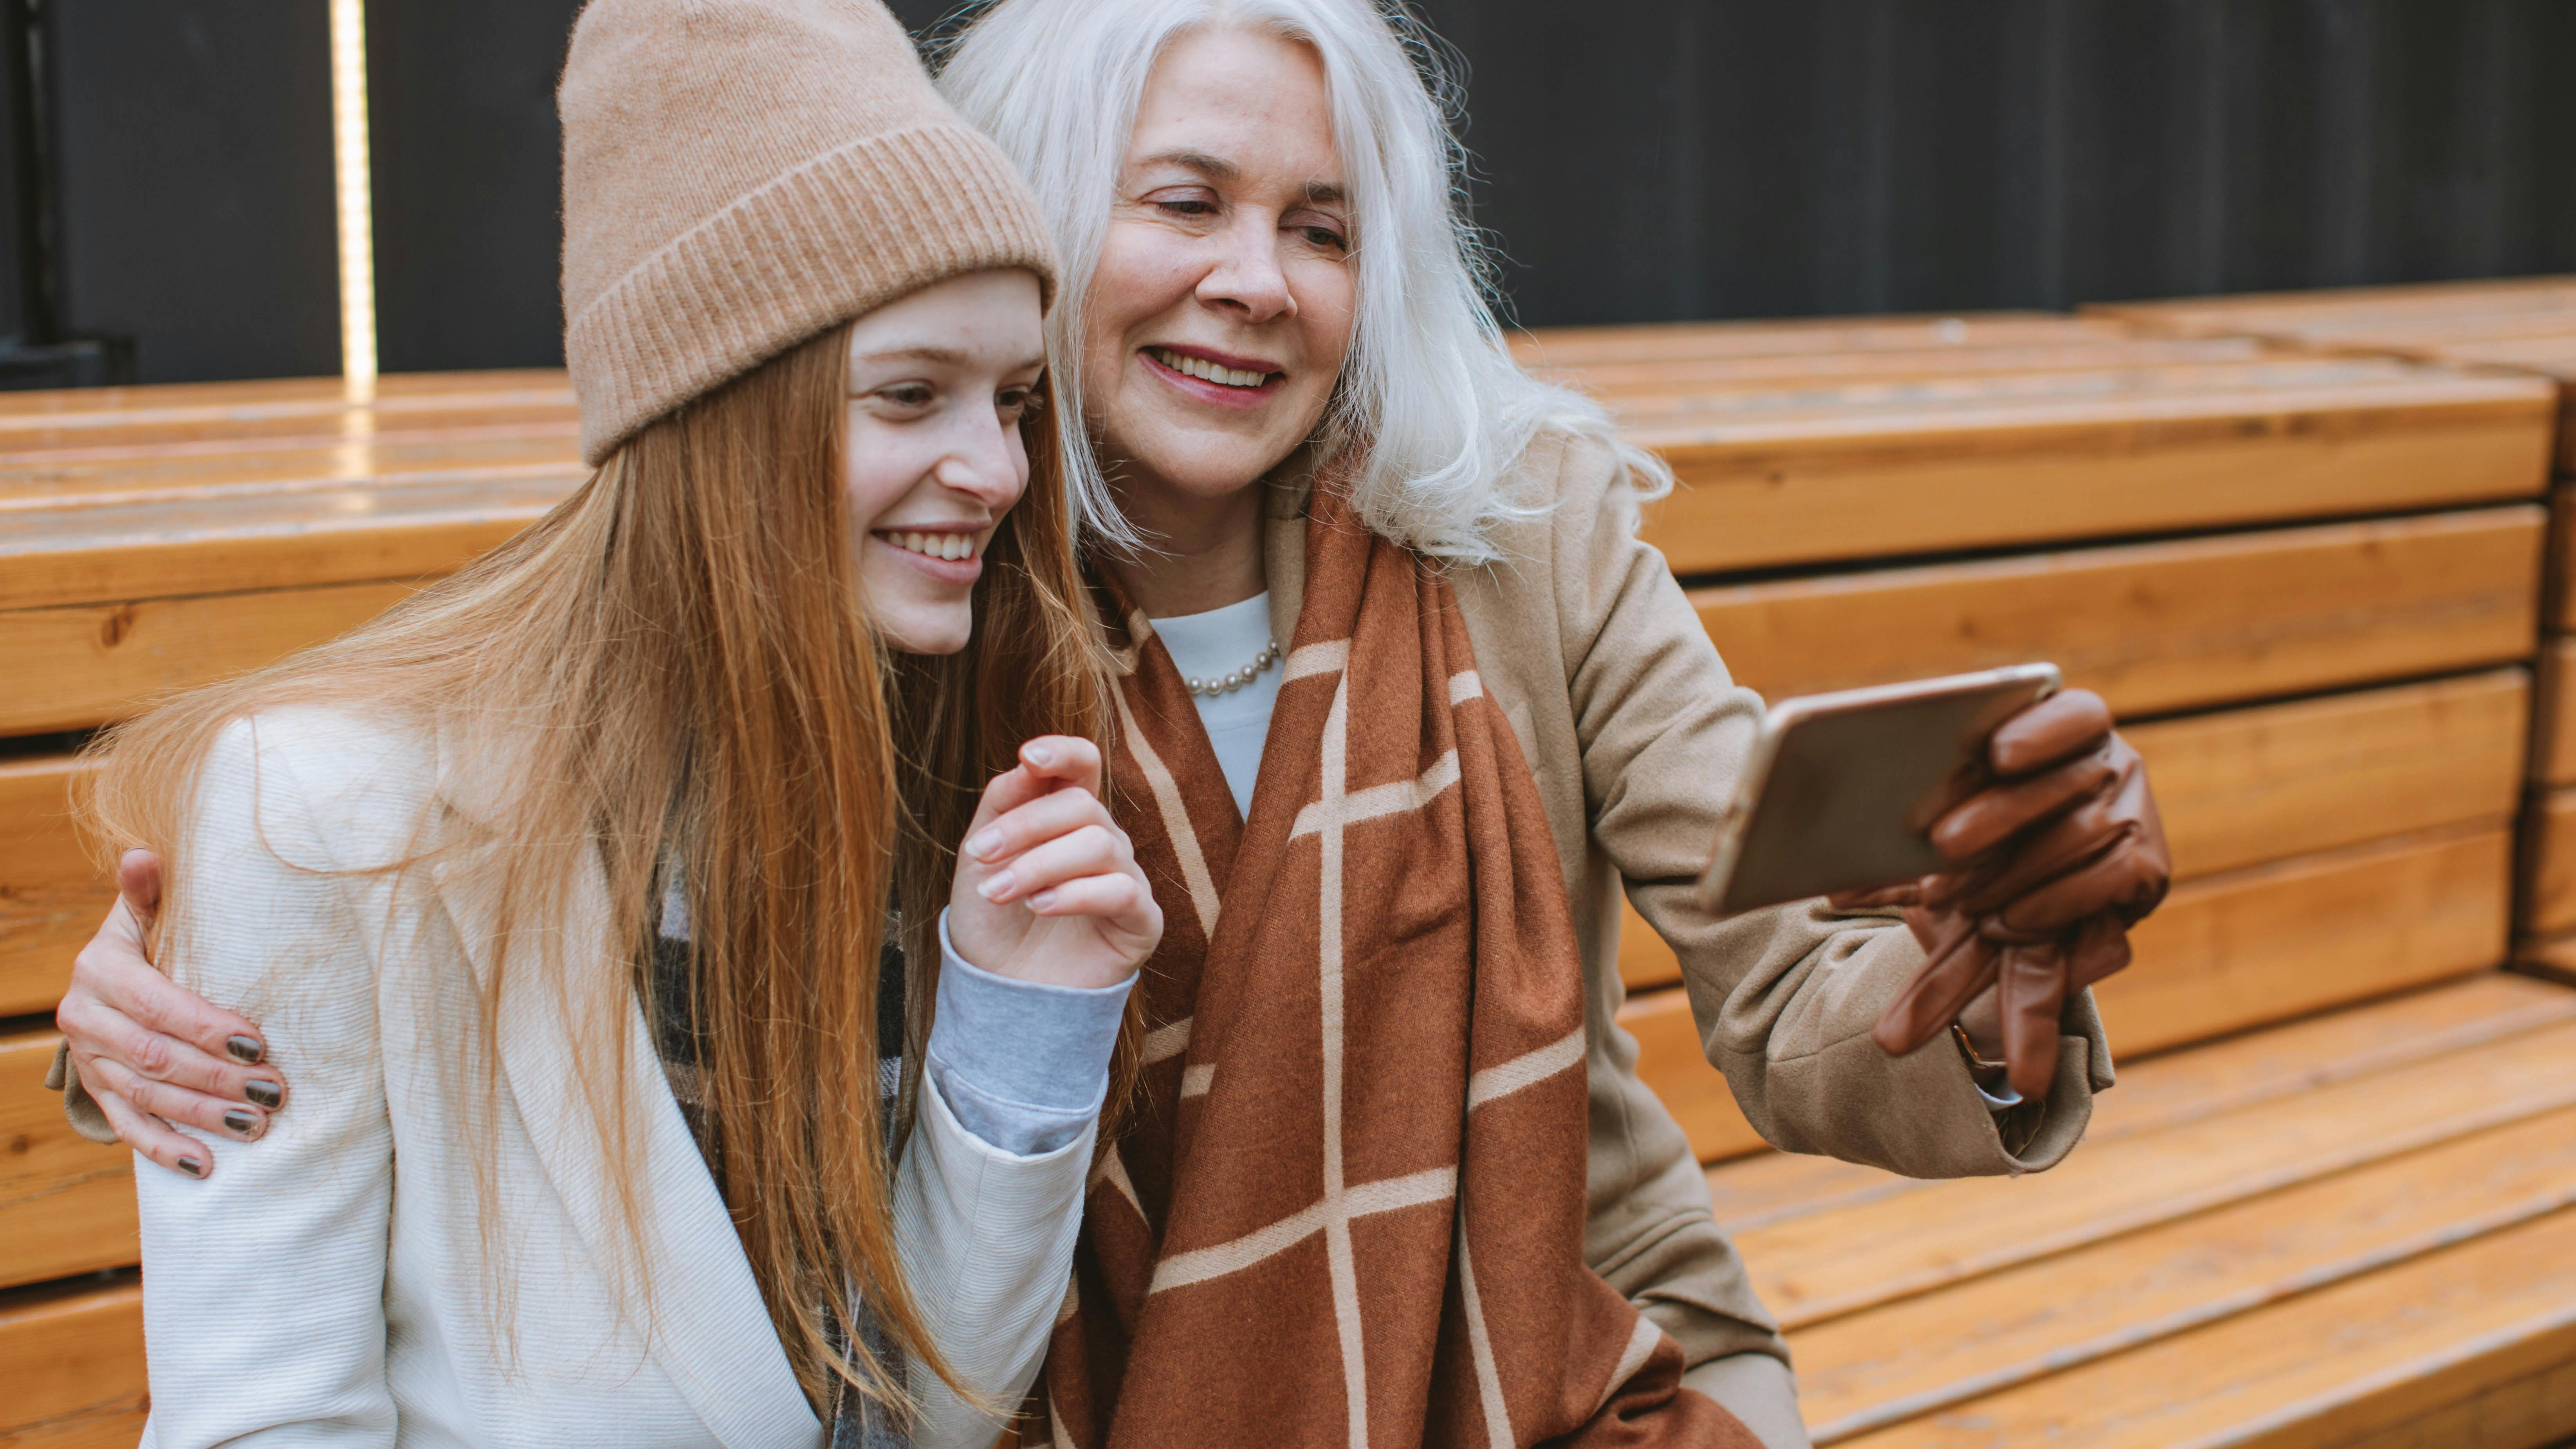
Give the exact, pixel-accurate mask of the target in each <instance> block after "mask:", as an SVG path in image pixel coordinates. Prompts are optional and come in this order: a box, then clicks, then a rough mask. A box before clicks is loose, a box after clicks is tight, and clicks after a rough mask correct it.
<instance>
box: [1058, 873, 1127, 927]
mask: <svg viewBox="0 0 2576 1449" xmlns="http://www.w3.org/2000/svg"><path fill="white" fill-rule="evenodd" d="M1153 899H1154V893H1153V892H1152V891H1151V890H1149V889H1147V888H1146V886H1145V883H1144V882H1143V881H1141V880H1139V879H1137V878H1136V877H1135V876H1134V875H1133V874H1131V873H1130V872H1127V871H1123V870H1117V871H1102V872H1100V873H1099V874H1097V875H1078V876H1074V877H1072V878H1070V879H1067V880H1063V881H1059V882H1057V883H1056V884H1054V885H1051V886H1048V887H1047V888H1046V889H1044V890H1041V891H1036V892H1033V893H1031V894H1030V896H1029V909H1030V910H1032V911H1034V912H1036V913H1037V914H1039V915H1041V916H1089V917H1094V918H1097V919H1099V920H1102V921H1107V922H1113V923H1117V924H1120V925H1125V926H1129V927H1131V928H1139V927H1141V926H1142V924H1143V920H1144V917H1145V915H1146V911H1145V907H1147V906H1148V905H1150V904H1151V903H1152V902H1153Z"/></svg>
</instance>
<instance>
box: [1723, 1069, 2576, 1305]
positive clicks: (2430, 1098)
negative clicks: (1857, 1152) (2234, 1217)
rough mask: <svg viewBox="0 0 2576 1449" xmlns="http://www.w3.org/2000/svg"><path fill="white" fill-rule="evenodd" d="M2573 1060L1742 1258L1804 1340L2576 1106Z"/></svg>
mask: <svg viewBox="0 0 2576 1449" xmlns="http://www.w3.org/2000/svg"><path fill="white" fill-rule="evenodd" d="M2570 1061H2576V1022H2562V1023H2559V1024H2556V1025H2552V1026H2545V1027H2541V1028H2539V1029H2538V1030H2535V1031H2530V1032H2525V1033H2522V1034H2520V1035H2517V1036H2513V1037H2509V1038H2506V1039H2504V1040H2502V1041H2497V1042H2491V1043H2488V1044H2486V1045H2484V1046H2482V1047H2480V1048H2478V1049H2476V1050H2474V1051H2465V1052H2458V1053H2451V1054H2446V1055H2443V1056H2439V1057H2435V1058H2431V1059H2429V1060H2424V1061H2418V1062H2414V1063H2411V1064H2408V1065H2405V1066H2400V1067H2396V1068H2393V1069H2390V1070H2388V1071H2383V1072H2376V1073H2373V1074H2370V1075H2367V1076H2363V1077H2359V1078H2356V1079H2352V1080H2348V1081H2342V1082H2335V1083H2332V1084H2329V1085H2325V1086H2321V1087H2318V1088H2315V1089H2313V1090H2311V1091H2307V1092H2301V1093H2296V1094H2293V1095H2290V1096H2286V1097H2281V1098H2277V1099H2275V1100H2272V1101H2269V1102H2264V1103H2261V1104H2258V1105H2255V1106H2252V1107H2247V1108H2241V1109H2238V1110H2235V1111H2229V1112H2222V1113H2218V1114H2215V1115H2213V1116H2208V1117H2204V1118H2201V1119H2200V1120H2198V1121H2194V1122H2189V1123H2185V1124H2183V1125H2181V1126H2176V1127H2171V1128H2167V1129H2164V1130H2161V1131H2154V1132H2147V1133H2141V1134H2137V1135H2132V1136H2127V1137H2123V1138H2120V1139H2119V1140H2116V1141H2109V1142H2099V1143H2091V1144H2087V1145H2086V1146H2084V1147H2083V1148H2081V1149H2080V1150H2078V1151H2076V1152H2075V1153H2074V1154H2073V1155H2071V1156H2069V1157H2068V1158H2067V1159H2066V1160H2065V1161H2064V1162H2063V1163H2060V1164H2059V1165H2058V1166H2057V1167H2055V1168H2052V1169H2051V1170H2049V1171H2048V1172H2046V1173H2042V1174H2039V1175H2037V1176H2033V1177H2027V1178H2020V1179H2013V1178H1967V1179H1961V1180H1957V1181H1951V1182H1941V1183H1934V1184H1930V1185H1928V1186H1926V1187H1924V1188H1923V1189H1921V1190H1920V1191H1916V1192H1910V1193H1903V1194H1899V1195H1896V1196H1893V1197H1888V1198H1883V1199H1879V1200H1877V1201H1873V1202H1865V1203H1860V1204H1857V1205H1855V1206H1851V1207H1843V1208H1834V1209H1829V1210H1827V1211H1823V1212H1817V1213H1810V1214H1807V1215H1805V1216H1803V1217H1798V1218H1793V1219H1790V1220H1788V1221H1785V1222H1779V1223H1773V1224H1771V1225H1769V1226H1765V1227H1760V1228H1755V1229H1752V1230H1750V1231H1747V1232H1744V1233H1741V1234H1738V1235H1737V1237H1736V1246H1737V1247H1738V1248H1740V1249H1741V1250H1742V1251H1743V1254H1744V1259H1745V1262H1746V1264H1747V1266H1748V1268H1749V1270H1750V1272H1751V1274H1752V1278H1753V1282H1754V1285H1755V1287H1756V1288H1757V1290H1759V1291H1760V1293H1761V1295H1762V1301H1763V1302H1764V1303H1766V1304H1768V1305H1769V1306H1770V1308H1771V1310H1772V1311H1773V1312H1774V1313H1775V1314H1777V1315H1778V1316H1779V1317H1780V1319H1781V1321H1782V1322H1783V1323H1784V1324H1786V1325H1788V1326H1790V1327H1793V1328H1800V1327H1805V1326H1807V1325H1809V1324H1815V1323H1822V1322H1825V1321H1826V1320H1829V1319H1833V1318H1840V1317H1843V1316H1845V1315H1847V1314H1851V1313H1857V1312H1859V1311H1861V1310H1863V1309H1866V1308H1873V1307H1876V1306H1878V1305H1880V1304H1883V1303H1892V1302H1895V1301H1897V1300H1899V1299H1903V1298H1910V1297H1913V1296H1915V1295H1918V1294H1922V1293H1928V1292H1933V1291H1935V1290H1942V1289H1946V1288H1948V1287H1950V1286H1951V1285H1954V1284H1958V1283H1964V1282H1967V1281H1969V1280H1971V1279H1975V1278H1979V1277H1983V1276H1985V1275H1986V1274H1989V1273H1995V1272H2000V1271H2002V1270H2004V1269H2006V1268H2011V1267H2014V1266H2017V1265H2019V1264H2023V1263H2029V1262H2034V1261H2037V1260H2038V1259H2041V1258H2045V1257H2049V1256H2051V1255H2053V1254H2057V1253H2063V1252H2067V1251H2070V1250H2073V1249H2076V1248H2080V1247H2083V1246H2085V1245H2087V1244H2090V1243H2095V1242H2100V1241H2104V1240H2107V1239H2109V1238H2111V1237H2114V1236H2117V1235H2119V1234H2123V1233H2131V1232H2137V1231H2141V1230H2143V1229H2146V1228H2150V1227H2154V1226H2156V1225H2158V1224H2162V1223H2169V1222H2174V1221H2178V1220H2180V1219H2183V1218H2186V1217H2189V1216H2191V1215H2193V1214H2197V1213H2204V1212H2209V1211H2212V1210H2215V1209H2218V1208H2221V1207H2225V1206H2227V1205H2228V1204H2231V1203H2238V1202H2243V1201H2246V1200H2248V1199H2251V1198H2254V1197H2257V1196H2259V1195H2261V1194H2264V1193H2268V1192H2274V1191H2278V1190H2280V1189H2282V1188H2287V1187H2291V1186H2294V1185H2296V1184H2299V1183H2303V1182H2309V1181H2312V1180H2315V1179H2318V1178H2321V1177H2324V1176H2327V1175H2329V1174H2332V1173H2337V1172H2343V1171H2347V1170H2349V1169H2352V1168H2356V1167H2360V1166H2363V1165H2365V1164H2368V1163H2372V1162H2377V1161H2380V1160H2382V1159H2385V1158H2388V1157H2392V1156H2395V1155H2397V1154H2399V1153H2404V1152H2411V1151H2415V1150H2418V1149H2421V1148H2425V1147H2430V1146H2433V1145H2436V1144H2438V1143H2442V1142H2446V1141H2449V1140H2451V1139H2453V1138H2457V1137H2460V1136H2463V1135H2465V1134H2467V1133H2471V1132H2477V1131H2482V1130H2485V1129H2487V1128H2490V1127H2498V1126H2503V1125H2505V1124H2508V1123H2512V1122H2517V1121H2520V1120H2522V1119H2524V1118H2526V1117H2531V1116H2535V1115H2538V1114H2540V1113H2543V1112H2549V1111H2555V1110H2557V1109H2560V1108H2564V1107H2570V1106H2576V1072H2571V1071H2569V1070H2568V1069H2567V1064H2568V1063H2569V1062H2570ZM2117 1090H2118V1089H2117V1088H2114V1089H2113V1091H2114V1092H2116V1091H2117ZM2108 1096H2109V1094H2105V1100H2106V1101H2107V1100H2108Z"/></svg>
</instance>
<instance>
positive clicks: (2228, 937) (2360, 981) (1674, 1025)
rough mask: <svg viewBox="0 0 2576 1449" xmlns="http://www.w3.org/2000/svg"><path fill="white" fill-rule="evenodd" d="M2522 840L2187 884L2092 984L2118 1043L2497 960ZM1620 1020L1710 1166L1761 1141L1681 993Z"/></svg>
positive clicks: (2436, 847) (2164, 1042) (2424, 843)
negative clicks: (2118, 965) (2514, 858)
mask: <svg viewBox="0 0 2576 1449" xmlns="http://www.w3.org/2000/svg"><path fill="white" fill-rule="evenodd" d="M2511 848H2512V834H2511V832H2510V831H2509V830H2507V829H2506V828H2505V827H2504V825H2503V822H2502V821H2500V820H2499V821H2494V822H2491V823H2489V824H2487V825H2486V826H2484V827H2477V828H2469V829H2466V830H2462V829H2456V828H2455V829H2450V830H2443V831H2435V832H2430V833H2427V834H2422V835H2413V836H2407V837H2403V838H2401V839H2399V840H2396V841H2390V842H2382V843H2379V844H2375V845H2370V846H2363V847H2359V848H2357V849H2352V850H2345V851H2338V852H2334V853H2331V854H2328V855H2321V856H2310V857H2303V858H2301V859H2298V860H2295V861H2288V862H2282V863H2278V864H2275V865H2268V866H2259V867H2255V868H2253V869H2251V870H2246V871H2238V872H2231V873H2228V874H2225V875H2218V876H2210V877H2205V878H2203V879H2202V880H2199V881H2195V882H2192V883H2189V884H2186V885H2183V886H2180V887H2178V888H2176V890H2175V891H2174V893H2173V895H2172V897H2171V898H2169V899H2168V900H2167V901H2166V902H2165V904H2164V906H2163V908H2162V909H2160V910H2159V911H2157V913H2156V914H2155V915H2153V916H2151V917H2149V918H2148V919H2147V920H2146V921H2144V922H2142V923H2141V924H2140V925H2139V927H2138V929H2137V931H2136V933H2135V934H2134V935H2133V936H2132V937H2131V941H2132V944H2133V945H2134V947H2135V949H2136V953H2137V956H2136V960H2135V961H2134V962H2133V963H2132V964H2131V965H2130V967H2129V969H2127V970H2126V971H2123V972H2121V973H2120V974H2119V975H2117V976H2114V977H2112V978H2110V979H2109V980H2107V981H2105V982H2103V983H2102V984H2101V985H2100V986H2098V987H2096V988H2095V989H2094V998H2095V1001H2096V1002H2097V1003H2098V1004H2099V1005H2100V1007H2101V1010H2102V1016H2103V1020H2104V1023H2105V1026H2106V1027H2107V1029H2108V1030H2109V1032H2110V1037H2111V1042H2112V1044H2113V1047H2114V1048H2115V1050H2116V1051H2117V1052H2119V1053H2121V1054H2123V1055H2126V1054H2130V1053H2143V1052H2150V1051H2156V1050H2160V1049H2165V1048H2171V1047H2175V1046H2180V1045H2183V1044H2186V1043H2189V1042H2195V1041H2204V1040H2207V1039H2209V1038H2212V1037H2217V1036H2222V1035H2225V1034H2227V1033H2229V1032H2234V1031H2242V1030H2245V1029H2246V1028H2248V1027H2254V1026H2261V1025H2264V1024H2266V1023H2270V1022H2275V1021H2280V1020H2283V1019H2285V1018H2288V1017H2293V1016H2298V1015H2301V1014H2304V1013H2307V1012H2311V1011H2317V1010H2321V1009H2324V1008H2328V1007H2332V1006H2337V1005H2342V1004H2345V1003H2348V1002H2352V1001H2356V1000H2361V999H2366V998H2368V997H2372V996H2382V995H2386V994H2388V993H2390V992H2394V991H2400V990H2404V989H2406V988H2408V987H2413V986H2420V985H2424V984H2426V983H2428V982H2431V981H2437V980H2441V979H2444V978H2446V977H2452V976H2459V975H2464V974H2466V973H2468V972H2471V971H2476V970H2479V969H2481V968H2484V967H2489V966H2493V965H2496V964H2497V963H2499V962H2501V961H2503V960H2504V958H2505V955H2506V951H2507V946H2508V931H2507V920H2506V911H2507V903H2508V892H2509V885H2510V880H2511V876H2510V871H2511V859H2510V853H2511ZM1619 1024H1620V1025H1621V1026H1623V1027H1625V1028H1627V1029H1628V1031H1629V1032H1630V1033H1631V1034H1633V1035H1634V1036H1636V1038H1637V1046H1638V1057H1637V1074H1638V1076H1639V1078H1640V1079H1642V1080H1643V1081H1644V1082H1645V1083H1646V1085H1647V1086H1649V1087H1651V1088H1653V1089H1654V1092H1655V1095H1656V1096H1658V1097H1660V1098H1662V1099H1663V1101H1664V1103H1665V1105H1666V1106H1668V1107H1670V1108H1672V1110H1673V1115H1674V1116H1675V1117H1676V1118H1677V1119H1679V1120H1680V1122H1681V1124H1682V1128H1683V1130H1684V1131H1685V1132H1686V1133H1688V1134H1689V1136H1690V1139H1691V1146H1692V1149H1693V1150H1694V1151H1696V1152H1697V1153H1698V1154H1699V1158H1700V1160H1701V1161H1702V1162H1714V1161H1718V1160H1721V1159H1724V1158H1728V1157H1734V1156H1740V1155H1742V1154H1744V1153H1747V1152H1752V1151H1756V1150H1758V1149H1759V1148H1760V1147H1761V1145H1762V1140H1761V1138H1760V1137H1759V1136H1758V1135H1757V1134H1756V1133H1754V1131H1753V1129H1752V1127H1751V1126H1750V1125H1749V1124H1747V1123H1746V1122H1745V1120H1744V1118H1743V1116H1742V1114H1741V1113H1740V1112H1739V1111H1738V1110H1737V1109H1736V1106H1735V1099H1734V1096H1733V1093H1732V1092H1731V1091H1730V1090H1729V1088H1728V1087H1727V1085H1726V1082H1725V1079H1724V1078H1723V1076H1722V1075H1721V1074H1720V1073H1719V1072H1718V1070H1717V1069H1716V1068H1715V1067H1713V1066H1711V1065H1710V1064H1709V1062H1708V1059H1707V1056H1706V1055H1705V1053H1704V1052H1703V1051H1702V1050H1701V1047H1700V1040H1699V1035H1698V1031H1697V1028H1696V1026H1695V1025H1694V1024H1693V1022H1692V1018H1691V1013H1690V1006H1689V1001H1688V998H1687V996H1686V995H1685V994H1684V993H1683V992H1682V991H1681V990H1680V989H1679V988H1667V989H1663V990H1656V991H1650V992H1644V993H1641V994H1639V995H1637V996H1635V997H1632V998H1631V999H1630V1000H1629V1002H1628V1003H1627V1005H1626V1006H1624V1007H1622V1008H1620V1012H1619Z"/></svg>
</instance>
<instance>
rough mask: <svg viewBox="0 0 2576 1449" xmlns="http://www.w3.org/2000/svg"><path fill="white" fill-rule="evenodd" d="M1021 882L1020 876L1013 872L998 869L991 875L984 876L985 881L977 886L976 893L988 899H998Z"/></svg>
mask: <svg viewBox="0 0 2576 1449" xmlns="http://www.w3.org/2000/svg"><path fill="white" fill-rule="evenodd" d="M1019 883H1020V878H1019V877H1018V876H1015V875H1013V874H1011V873H1010V872H1009V871H1007V870H997V871H995V872H993V873H992V874H991V875H988V876H986V877H984V883H983V884H982V885H979V886H977V887H975V894H977V895H979V896H982V897H983V898H984V899H986V900H988V901H998V900H1000V899H1001V898H1002V897H1004V896H1006V895H1009V894H1010V893H1011V889H1012V887H1014V886H1017V885H1018V884H1019Z"/></svg>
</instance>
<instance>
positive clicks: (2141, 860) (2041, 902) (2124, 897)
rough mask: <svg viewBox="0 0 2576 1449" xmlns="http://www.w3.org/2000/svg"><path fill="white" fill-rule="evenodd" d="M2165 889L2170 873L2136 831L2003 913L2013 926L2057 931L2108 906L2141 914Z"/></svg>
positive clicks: (2008, 925) (2049, 932)
mask: <svg viewBox="0 0 2576 1449" xmlns="http://www.w3.org/2000/svg"><path fill="white" fill-rule="evenodd" d="M2164 892H2165V877H2164V874H2163V872H2162V871H2159V870H2157V869H2156V868H2155V867H2154V865H2153V864H2152V863H2151V862H2150V861H2149V860H2148V859H2147V858H2146V853H2145V852H2144V851H2141V850H2139V849H2137V848H2136V837H2135V833H2134V831H2132V832H2130V833H2127V834H2125V835H2124V836H2123V838H2121V839H2119V840H2116V841H2114V842H2112V843H2111V845H2110V846H2109V847H2108V848H2107V849H2105V850H2104V851H2103V852H2102V853H2101V854H2100V855H2097V856H2095V857H2094V858H2093V859H2092V860H2091V861H2089V862H2087V863H2085V864H2084V865H2082V866H2079V867H2077V868H2076V869H2074V870H2071V871H2068V872H2067V873H2066V874H2064V875H2061V876H2059V877H2058V878H2057V879H2055V880H2052V881H2050V882H2048V883H2047V884H2045V885H2042V886H2040V887H2039V888H2038V889H2036V890H2033V891H2031V892H2029V893H2028V894H2026V895H2024V896H2022V897H2020V898H2019V899H2017V900H2014V901H2012V902H2011V903H2009V904H2008V905H2006V906H2005V907H2004V908H2003V910H2002V912H2001V913H2000V914H2001V916H2002V919H2003V923H2004V925H2005V926H2006V927H2008V928H2010V929H2012V930H2014V931H2022V932H2036V933H2048V934H2055V933H2057V932H2060V931H2063V930H2065V929H2067V928H2068V927H2070V926H2072V925H2074V924H2075V923H2076V922H2078V921H2081V920H2083V919H2085V918H2086V917H2088V916H2093V915H2098V914H2100V913H2102V912H2104V911H2113V910H2116V911H2120V912H2121V913H2122V914H2123V915H2127V914H2128V912H2129V911H2130V910H2131V909H2133V908H2134V909H2136V914H2137V915H2138V916H2143V915H2145V914H2146V912H2147V910H2148V909H2152V908H2153V906H2154V904H2155V902H2156V901H2157V900H2160V899H2162V897H2163V895H2164Z"/></svg>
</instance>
